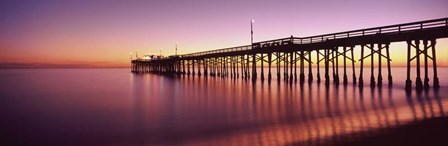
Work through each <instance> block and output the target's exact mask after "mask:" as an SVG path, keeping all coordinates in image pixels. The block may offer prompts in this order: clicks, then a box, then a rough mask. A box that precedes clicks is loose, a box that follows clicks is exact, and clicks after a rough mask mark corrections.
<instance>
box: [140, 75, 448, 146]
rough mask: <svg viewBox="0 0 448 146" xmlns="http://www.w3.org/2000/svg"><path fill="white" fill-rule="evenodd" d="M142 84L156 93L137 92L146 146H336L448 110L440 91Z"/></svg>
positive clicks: (161, 80) (202, 81) (209, 82)
mask: <svg viewBox="0 0 448 146" xmlns="http://www.w3.org/2000/svg"><path fill="white" fill-rule="evenodd" d="M138 80H139V81H137V80H135V81H137V82H140V80H141V79H138ZM166 80H169V83H166V82H167V81H166ZM141 82H151V85H143V86H146V87H143V88H145V89H149V88H150V89H149V90H141V89H140V88H142V87H134V89H135V90H136V91H135V93H136V95H135V96H134V98H135V100H136V102H135V103H136V104H137V105H138V104H140V105H139V106H136V107H135V110H136V112H135V119H136V126H137V128H136V129H144V130H143V131H142V130H136V134H135V135H136V136H135V137H138V140H139V141H141V144H148V145H153V144H185V145H291V144H292V145H322V144H325V145H327V144H328V145H331V144H334V143H337V142H338V141H341V140H354V139H359V138H362V137H368V136H369V135H371V134H372V131H375V133H378V130H379V132H380V133H382V132H384V133H387V132H388V131H387V129H391V128H395V127H399V126H402V125H406V124H408V123H411V122H416V121H421V120H423V119H428V118H434V117H444V116H445V112H446V111H444V107H446V105H447V104H448V102H447V101H446V99H444V98H441V97H440V96H439V93H438V91H433V90H428V91H425V92H411V93H406V92H405V91H404V90H403V89H401V88H400V87H390V88H388V87H382V88H363V89H360V88H358V87H357V86H356V85H352V84H348V85H347V86H343V85H340V86H331V85H330V86H324V85H322V86H321V85H320V84H318V83H311V84H295V83H287V82H282V81H276V80H272V81H270V82H267V84H266V83H265V82H252V81H250V80H243V79H235V78H204V77H180V78H169V77H158V78H149V79H145V80H143V81H141ZM136 86H137V85H136ZM139 86H141V85H139ZM139 92H146V93H147V94H145V95H141V94H139ZM140 96H143V98H142V97H140ZM142 99H148V100H150V101H155V102H145V101H144V100H142ZM141 106H144V107H141ZM145 107H148V108H145ZM445 109H446V108H445ZM142 117H145V118H142Z"/></svg>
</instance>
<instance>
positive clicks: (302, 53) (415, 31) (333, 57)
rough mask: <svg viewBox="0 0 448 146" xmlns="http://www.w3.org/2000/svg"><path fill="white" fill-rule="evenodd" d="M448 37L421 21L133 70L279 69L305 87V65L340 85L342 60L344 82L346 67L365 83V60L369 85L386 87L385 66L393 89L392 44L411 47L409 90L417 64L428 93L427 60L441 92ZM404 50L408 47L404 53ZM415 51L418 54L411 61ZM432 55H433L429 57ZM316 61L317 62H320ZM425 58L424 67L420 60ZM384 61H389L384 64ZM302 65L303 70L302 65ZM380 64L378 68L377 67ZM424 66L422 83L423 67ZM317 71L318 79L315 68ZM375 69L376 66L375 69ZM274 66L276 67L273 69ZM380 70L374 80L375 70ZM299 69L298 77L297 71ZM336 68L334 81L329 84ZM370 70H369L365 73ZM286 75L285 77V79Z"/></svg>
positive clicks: (214, 73)
mask: <svg viewBox="0 0 448 146" xmlns="http://www.w3.org/2000/svg"><path fill="white" fill-rule="evenodd" d="M447 37H448V18H441V19H434V20H427V21H419V22H413V23H405V24H398V25H390V26H382V27H375V28H368V29H361V30H354V31H346V32H340V33H332V34H325V35H318V36H311V37H294V36H291V37H287V38H281V39H276V40H269V41H262V42H255V43H253V44H251V45H247V46H239V47H232V48H225V49H218V50H211V51H205V52H197V53H191V54H184V55H175V56H170V57H167V58H163V59H152V60H144V59H135V60H132V67H131V71H132V72H135V73H156V74H169V75H179V76H182V75H188V76H189V75H192V76H195V75H198V76H202V75H203V76H205V77H208V76H210V77H233V78H239V77H242V78H244V79H252V80H253V81H256V80H257V79H258V78H260V79H261V80H262V81H264V80H265V78H266V77H265V74H266V73H265V72H264V69H261V70H260V73H258V72H257V66H258V67H261V68H264V67H266V63H267V67H268V70H267V71H268V72H267V80H268V81H270V80H271V79H272V76H273V75H272V73H271V69H276V71H277V74H276V76H277V79H278V80H280V79H281V77H282V75H283V79H284V80H286V81H289V82H297V81H299V82H300V83H304V82H305V64H308V65H307V66H308V72H307V73H308V75H307V77H308V82H313V81H314V80H316V81H317V82H319V83H320V82H321V80H322V79H321V71H320V67H321V65H323V66H324V71H323V73H324V80H325V85H329V84H330V80H332V81H333V83H334V84H340V78H339V76H340V74H339V73H340V72H339V68H340V66H339V65H340V63H339V62H338V61H339V58H341V59H342V60H343V63H342V64H343V71H342V83H343V84H347V83H348V76H349V75H348V74H347V69H350V68H348V67H347V63H348V64H350V63H351V69H352V72H353V74H352V79H353V83H354V84H356V83H357V84H358V85H359V86H360V87H362V86H363V85H364V84H363V83H364V77H363V73H364V72H365V71H367V70H364V67H365V66H364V60H366V59H370V72H371V76H370V86H371V87H375V86H382V85H383V75H382V73H381V72H382V63H386V64H387V72H388V73H387V81H388V82H387V83H388V85H389V86H390V85H392V82H393V78H392V75H391V68H390V64H391V61H392V59H391V57H390V54H389V45H390V43H393V42H406V43H407V49H406V50H407V79H406V81H405V83H406V89H407V90H410V89H412V81H411V78H410V74H411V65H410V64H411V62H413V61H415V62H416V66H415V68H416V75H417V77H416V79H415V88H416V89H417V90H421V89H428V88H429V87H430V83H429V82H430V80H429V77H428V69H429V67H428V61H432V64H433V65H432V68H433V75H434V76H433V79H432V87H433V88H439V87H440V86H439V81H438V77H437V63H436V62H437V61H436V49H435V46H436V40H437V39H440V38H447ZM355 46H360V48H361V50H360V51H361V58H360V59H355V58H354V53H353V51H354V48H355ZM403 51H404V48H403ZM411 52H415V53H414V54H415V55H413V56H411ZM429 52H431V53H429ZM312 57H316V60H317V61H315V62H313V61H312ZM421 57H422V59H423V62H420V61H421ZM356 61H360V65H359V67H360V68H359V79H358V80H356V79H357V77H356V71H355V62H356ZM382 61H385V62H382ZM298 63H299V65H297V64H298ZM376 63H377V64H376ZM421 63H423V64H424V76H423V78H424V79H423V80H422V76H421V71H420V66H421ZM313 65H315V66H316V67H317V73H316V75H315V76H314V75H313V72H312V71H313V70H312V67H313ZM375 65H376V66H377V67H375ZM273 67H274V68H273ZM375 68H377V69H378V75H377V76H376V77H375V75H374V70H375ZM297 69H298V70H299V72H297ZM330 69H331V79H330ZM366 69H367V68H366ZM281 73H283V74H281Z"/></svg>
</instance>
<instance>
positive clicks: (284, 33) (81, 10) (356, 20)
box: [0, 0, 448, 68]
mask: <svg viewBox="0 0 448 146" xmlns="http://www.w3.org/2000/svg"><path fill="white" fill-rule="evenodd" d="M443 17H448V1H447V0H370V1H366V0H343V1H341V0H313V1H310V0H284V1H279V0H278V1H276V0H246V1H243V0H222V1H214V0H188V1H187V0H182V1H181V0H179V1H176V0H160V1H157V0H146V1H143V0H2V1H0V68H2V67H128V66H130V54H129V53H130V52H133V54H134V55H135V52H138V54H139V55H140V56H141V55H143V54H159V50H161V51H162V55H173V54H174V52H175V51H174V48H175V43H176V42H178V48H179V51H178V53H179V54H183V53H192V52H197V51H205V50H212V49H220V48H227V47H233V46H240V45H248V44H249V43H250V20H251V19H255V23H254V41H255V42H256V41H263V40H269V39H276V38H282V37H288V36H290V35H294V36H297V37H306V36H311V35H319V34H326V33H334V32H340V31H348V30H355V29H361V28H368V27H376V26H383V25H390V24H399V23H406V22H413V21H420V20H428V19H436V18H443ZM404 47H405V45H404V44H400V43H398V44H393V45H392V48H391V51H392V57H393V58H392V59H393V63H394V64H395V65H400V64H403V63H404V61H405V59H404V57H405V56H403V51H404V49H405V48H404ZM437 51H438V56H437V57H438V59H439V60H438V61H439V64H440V65H441V66H448V40H447V39H441V40H438V43H437ZM134 57H135V56H134ZM394 58H395V60H394Z"/></svg>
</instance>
